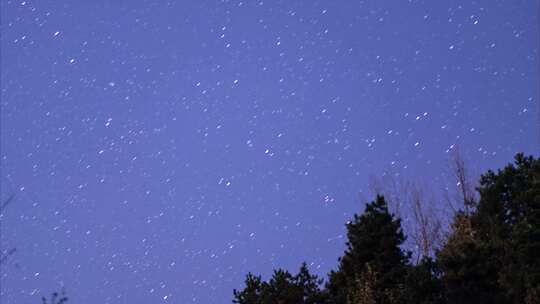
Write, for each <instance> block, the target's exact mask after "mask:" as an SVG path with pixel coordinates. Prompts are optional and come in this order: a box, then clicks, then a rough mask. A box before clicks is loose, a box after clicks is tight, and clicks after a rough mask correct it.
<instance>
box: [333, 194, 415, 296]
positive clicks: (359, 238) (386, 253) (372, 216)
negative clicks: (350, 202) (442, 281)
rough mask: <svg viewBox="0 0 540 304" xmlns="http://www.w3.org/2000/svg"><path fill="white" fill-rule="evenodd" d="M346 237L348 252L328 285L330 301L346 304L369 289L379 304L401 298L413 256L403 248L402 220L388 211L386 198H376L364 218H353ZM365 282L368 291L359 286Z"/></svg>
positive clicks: (346, 251) (369, 205) (368, 207)
mask: <svg viewBox="0 0 540 304" xmlns="http://www.w3.org/2000/svg"><path fill="white" fill-rule="evenodd" d="M347 237H348V242H347V249H346V250H345V253H344V255H343V257H342V258H341V259H340V261H339V263H340V264H339V267H338V270H337V271H335V272H332V273H331V274H330V282H329V284H328V285H327V288H328V292H329V294H330V297H331V302H332V303H347V299H348V298H349V299H350V298H351V295H352V297H353V298H354V297H356V296H357V295H358V294H359V292H360V293H361V290H362V289H366V288H367V289H369V290H370V293H372V294H373V295H372V297H373V298H374V301H375V302H376V303H391V299H394V298H400V297H401V295H400V294H401V290H400V289H402V287H403V283H404V279H405V276H406V272H407V267H408V263H409V258H410V253H409V252H405V251H403V250H402V249H401V247H400V246H401V245H402V244H403V242H404V241H405V236H404V234H403V231H402V229H401V221H400V220H399V219H397V218H395V217H394V216H393V215H392V214H391V213H390V212H389V211H388V206H387V204H386V201H385V199H384V197H382V196H377V198H376V199H375V200H374V201H373V202H371V203H369V204H367V205H366V209H365V211H364V213H363V214H362V215H360V216H358V215H356V214H355V215H354V218H353V220H352V221H351V222H349V223H348V224H347ZM363 282H365V283H366V284H367V283H369V284H370V286H369V288H368V287H366V286H359V285H361V284H362V283H363ZM359 290H360V291H359Z"/></svg>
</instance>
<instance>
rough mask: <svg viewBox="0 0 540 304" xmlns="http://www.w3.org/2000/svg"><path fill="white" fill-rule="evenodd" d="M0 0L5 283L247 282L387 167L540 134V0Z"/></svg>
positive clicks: (482, 161)
mask: <svg viewBox="0 0 540 304" xmlns="http://www.w3.org/2000/svg"><path fill="white" fill-rule="evenodd" d="M0 1H1V89H2V93H1V178H2V179H1V194H2V199H3V200H4V199H6V198H7V197H9V196H10V195H11V194H15V200H14V201H13V202H12V203H11V204H10V205H9V206H8V208H7V209H6V210H5V212H4V214H2V215H1V216H2V217H1V221H2V222H1V224H2V234H1V244H2V249H3V250H4V249H7V248H10V247H13V246H15V247H17V250H18V251H17V252H16V254H14V255H12V256H11V257H10V259H9V260H8V262H7V263H5V264H4V265H2V266H1V294H0V296H1V301H2V303H6V304H7V303H39V302H40V297H41V296H43V295H50V293H51V292H52V291H54V290H59V289H60V288H61V287H62V286H65V288H66V290H67V292H68V295H69V296H70V297H71V300H70V302H72V303H79V304H87V303H135V304H136V303H230V301H231V298H232V289H233V288H239V287H241V286H242V283H243V279H244V275H245V274H246V273H247V272H248V271H253V272H255V273H260V274H263V275H264V276H265V277H266V276H267V275H268V274H269V273H270V272H271V270H272V269H273V268H276V267H284V268H287V269H291V270H293V271H296V269H297V268H298V267H299V265H300V263H301V262H302V261H304V260H305V261H307V263H308V265H310V268H311V270H313V271H314V272H316V273H318V274H321V275H324V274H326V273H327V272H328V271H329V270H330V269H332V268H333V267H335V265H336V264H337V263H336V261H337V258H338V256H340V254H341V253H342V251H343V249H344V242H345V239H344V237H343V236H344V233H345V231H344V223H345V222H346V221H347V220H348V219H349V218H351V217H352V215H353V213H355V212H360V211H362V209H363V207H362V206H363V203H364V201H362V200H360V199H359V197H365V198H369V197H370V195H371V194H370V192H369V189H368V184H369V177H370V176H371V175H380V174H381V173H382V172H384V171H388V170H389V171H396V172H402V174H403V175H404V176H407V177H408V178H411V179H412V180H416V179H421V180H424V181H428V184H429V185H430V187H433V188H437V187H439V186H440V185H441V183H443V180H444V178H443V177H442V176H443V175H444V173H445V172H447V170H446V168H447V167H448V158H449V154H450V153H449V150H451V147H453V145H459V146H460V149H461V152H462V154H463V155H464V157H465V158H466V159H467V160H469V161H470V163H471V164H472V165H473V167H474V169H475V170H476V171H477V172H481V171H483V170H485V169H486V168H497V167H500V166H502V165H503V164H505V163H507V162H509V161H511V159H512V157H513V155H514V154H515V153H516V152H518V151H523V152H526V153H528V154H535V155H538V152H539V147H540V143H539V140H538V139H539V135H538V129H539V128H538V127H539V119H538V118H539V111H538V90H539V72H538V40H539V39H538V37H539V28H538V23H539V18H538V17H539V11H538V4H539V1H532V0H531V1H524V0H523V1H495V0H481V1H413V0H411V1H374V0H373V1H169V2H167V1H156V0H149V1H103V0H97V1H48V0H44V1H32V0H28V1H7V0H0Z"/></svg>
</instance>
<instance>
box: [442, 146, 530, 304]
mask: <svg viewBox="0 0 540 304" xmlns="http://www.w3.org/2000/svg"><path fill="white" fill-rule="evenodd" d="M478 191H479V193H480V199H479V201H478V203H477V205H474V206H471V207H472V208H470V209H469V210H466V211H465V212H461V213H458V214H457V215H456V217H455V221H454V231H453V234H452V235H451V236H450V238H449V240H448V242H447V244H446V245H445V246H444V248H443V249H442V250H441V252H440V253H439V255H438V263H439V265H440V267H441V270H442V271H443V281H444V284H445V289H446V291H447V296H448V299H449V301H450V302H451V303H457V302H460V303H524V302H525V301H526V300H527V301H531V300H530V299H532V298H533V296H530V295H533V294H538V290H539V288H540V254H539V252H540V160H539V159H534V158H533V157H525V156H523V155H522V154H518V155H516V157H515V163H514V164H510V165H508V166H506V167H505V168H504V169H502V170H498V171H497V172H496V173H495V172H493V171H488V172H487V173H486V174H484V175H482V177H481V179H480V186H479V188H478Z"/></svg>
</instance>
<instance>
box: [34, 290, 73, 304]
mask: <svg viewBox="0 0 540 304" xmlns="http://www.w3.org/2000/svg"><path fill="white" fill-rule="evenodd" d="M68 299H69V298H68V297H67V296H66V291H65V290H64V289H62V291H61V292H60V293H58V292H53V294H52V295H51V299H50V301H47V298H45V297H42V298H41V302H42V303H43V304H64V303H66V302H67V301H68Z"/></svg>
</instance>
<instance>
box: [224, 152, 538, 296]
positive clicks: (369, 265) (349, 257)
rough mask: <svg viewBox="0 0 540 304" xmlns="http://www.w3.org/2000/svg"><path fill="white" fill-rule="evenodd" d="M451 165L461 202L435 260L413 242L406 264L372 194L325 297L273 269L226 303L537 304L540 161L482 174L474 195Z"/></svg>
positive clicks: (392, 224) (520, 158)
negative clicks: (415, 250)
mask: <svg viewBox="0 0 540 304" xmlns="http://www.w3.org/2000/svg"><path fill="white" fill-rule="evenodd" d="M455 166H456V168H455V177H456V179H457V185H458V194H457V196H456V197H457V200H463V202H462V203H459V202H457V204H456V205H457V206H461V207H459V209H457V210H456V211H455V213H454V214H453V215H452V220H451V223H452V224H451V227H450V228H449V234H448V237H447V239H446V240H445V242H444V243H443V244H442V245H441V247H440V248H439V249H438V250H436V254H434V255H433V254H429V253H428V252H429V251H428V250H427V248H433V247H429V246H431V245H429V244H428V242H423V243H422V242H420V243H419V244H424V245H425V248H421V250H422V252H423V254H422V255H421V256H420V257H421V259H420V260H419V261H415V262H414V263H411V261H410V257H411V253H410V252H409V251H406V250H404V249H403V246H404V245H403V244H404V242H405V235H404V233H403V230H402V227H401V221H400V219H399V218H397V217H396V216H394V215H393V214H392V213H391V212H390V211H389V210H388V206H387V203H386V201H385V199H384V197H382V196H377V197H376V199H375V200H374V201H373V202H371V203H369V204H367V205H366V208H365V211H364V213H363V214H361V215H354V218H353V220H352V221H350V222H348V223H347V225H346V227H347V238H348V241H347V243H346V246H347V248H346V250H345V252H344V254H343V256H342V257H341V258H340V259H339V265H338V268H337V270H335V271H331V272H330V273H329V278H328V281H327V282H326V284H325V289H324V290H320V288H319V286H320V284H321V281H320V280H319V279H317V277H316V276H312V275H310V274H309V271H308V270H307V267H306V265H305V264H304V265H302V268H301V269H300V272H299V273H298V275H296V276H293V275H291V274H290V273H288V272H287V271H285V270H276V271H275V272H274V274H273V276H272V278H271V279H270V280H269V281H268V282H265V281H262V280H261V277H257V276H253V275H252V274H248V276H247V277H246V288H245V289H244V290H242V291H236V290H235V291H234V296H235V299H234V301H233V302H234V303H242V304H251V303H253V304H259V303H264V304H266V303H287V304H288V303H313V304H318V303H325V304H397V303H405V304H409V303H410V304H413V303H414V304H435V303H437V304H469V303H470V304H472V303H475V304H476V303H480V304H482V303H486V304H487V303H490V304H491V303H494V304H518V303H525V304H540V159H535V158H533V157H525V156H524V155H522V154H518V155H516V157H515V162H514V164H509V165H507V166H506V167H504V168H503V169H501V170H498V171H497V172H493V171H488V172H486V173H485V174H483V175H482V176H481V178H480V183H479V186H478V187H477V189H476V190H471V186H470V185H472V183H471V182H470V180H469V177H468V173H467V171H466V170H465V166H464V163H463V162H462V161H460V158H459V155H458V156H456V160H455ZM395 188H396V187H395ZM396 189H398V188H396ZM403 189H405V190H406V191H407V193H408V194H407V195H406V196H399V195H396V196H395V197H397V198H398V199H401V198H403V197H408V198H411V197H412V198H414V196H410V197H409V195H410V193H414V192H410V188H407V187H405V188H403ZM420 200H421V199H420V198H418V201H420ZM413 201H414V200H413ZM418 205H422V203H421V202H420V203H418ZM403 206H409V207H411V208H412V210H409V212H412V215H413V216H412V218H413V219H414V220H417V221H418V220H420V221H422V220H425V219H426V218H428V217H429V215H428V214H425V213H423V212H424V211H422V208H421V207H422V206H420V209H416V210H415V209H414V207H415V205H414V204H406V205H402V207H403ZM422 226H424V227H429V225H428V224H426V222H424V223H419V226H418V227H422ZM412 233H416V232H415V231H413V232H412ZM419 235H424V236H429V234H426V233H424V232H422V231H421V232H420V233H419ZM430 250H433V249H430Z"/></svg>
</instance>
